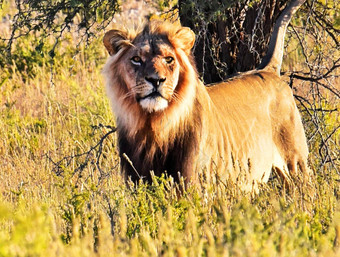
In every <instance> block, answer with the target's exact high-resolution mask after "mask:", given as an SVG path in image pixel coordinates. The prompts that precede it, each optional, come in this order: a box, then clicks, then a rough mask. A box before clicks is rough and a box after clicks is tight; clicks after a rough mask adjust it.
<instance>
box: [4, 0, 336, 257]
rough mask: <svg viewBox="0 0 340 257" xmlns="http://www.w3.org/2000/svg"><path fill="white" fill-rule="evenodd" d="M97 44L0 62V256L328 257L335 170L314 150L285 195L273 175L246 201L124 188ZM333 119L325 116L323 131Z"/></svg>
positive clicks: (165, 181) (22, 52) (217, 190)
mask: <svg viewBox="0 0 340 257" xmlns="http://www.w3.org/2000/svg"><path fill="white" fill-rule="evenodd" d="M71 2H72V1H71ZM74 2H78V1H74ZM4 5H5V4H4ZM4 10H5V8H4ZM8 12H10V10H9V9H7V12H1V13H0V14H1V17H0V19H2V18H3V17H5V16H6V15H7V13H8ZM3 25H4V26H3ZM0 31H2V32H3V35H5V36H6V33H8V30H7V28H6V24H1V26H0ZM101 36H102V34H98V36H97V38H96V39H94V40H93V42H92V43H91V44H86V42H83V43H80V44H79V42H78V41H77V39H76V38H75V37H73V36H71V35H69V34H67V33H66V34H65V35H63V37H62V38H61V43H60V45H58V46H57V47H56V48H55V56H54V58H53V61H52V59H51V56H50V55H49V51H50V48H49V47H43V48H41V49H40V50H39V49H38V50H39V51H38V50H37V49H36V48H35V46H32V44H31V43H32V40H36V39H35V38H36V37H35V36H34V35H31V34H29V35H27V36H25V37H21V38H20V39H18V40H17V41H16V43H15V45H13V49H14V50H13V52H12V56H16V58H13V62H11V63H8V62H7V59H3V58H4V55H2V54H1V55H0V94H1V97H0V101H1V104H0V134H1V140H0V156H1V161H0V181H1V182H0V192H1V195H0V256H50V257H53V256H289V257H292V256H327V257H331V256H339V255H340V209H339V206H340V205H339V203H340V200H339V199H340V185H339V184H340V183H339V179H340V178H339V173H337V170H336V168H339V167H337V166H336V165H335V166H333V167H332V168H328V169H327V172H326V171H325V170H318V169H316V168H317V167H320V166H319V162H320V160H322V159H321V157H320V155H319V154H318V148H317V147H316V148H312V149H311V151H312V153H311V166H312V167H313V168H315V169H316V175H315V177H314V178H313V185H314V186H312V187H311V186H307V185H303V184H301V183H299V182H297V183H296V185H297V186H296V188H295V189H294V190H290V191H287V190H286V189H285V188H284V187H283V185H282V182H281V181H280V178H278V177H273V179H272V180H271V181H270V183H269V184H267V185H263V187H262V188H261V190H260V193H259V194H258V195H251V194H245V193H243V192H240V191H239V190H238V188H237V186H235V185H233V184H232V183H231V182H226V183H222V182H216V183H214V184H210V185H207V184H205V183H204V182H202V184H203V187H202V188H204V190H202V189H198V188H196V187H195V186H189V187H188V188H186V189H183V186H182V185H175V184H173V183H172V180H171V178H167V177H166V175H164V176H163V177H161V178H154V181H153V184H152V185H146V184H144V183H141V184H140V185H138V186H135V185H131V184H129V183H125V182H124V180H123V178H122V177H121V175H120V172H119V168H118V155H117V149H116V138H115V132H114V129H113V126H114V119H113V116H112V113H111V110H110V107H109V103H108V100H107V98H106V96H105V88H104V81H103V79H102V75H101V69H102V66H103V64H104V62H105V59H106V57H107V54H106V52H105V49H104V47H103V46H102V43H101ZM54 43H55V42H54V41H53V40H49V39H48V38H46V39H45V43H44V44H45V46H48V44H49V45H50V46H52V47H53V46H54ZM4 47H5V45H4ZM0 48H1V45H0ZM1 49H4V48H1ZM76 53H77V54H76ZM292 58H293V57H292ZM287 63H289V60H287ZM327 108H336V106H334V105H332V106H327ZM304 116H305V118H306V117H307V118H306V119H307V121H308V117H309V116H308V115H307V114H304ZM338 119H339V118H338V116H334V115H331V114H328V116H327V117H326V119H325V120H326V122H327V123H325V124H324V125H325V127H326V128H327V129H330V130H332V128H333V127H335V126H337V125H338V123H339V120H338ZM102 124H104V125H102ZM109 125H110V126H109ZM111 126H112V127H111ZM307 132H308V133H309V137H312V135H311V134H312V133H314V131H313V129H307ZM318 144H322V142H321V141H319V142H318ZM330 147H338V145H336V144H335V145H331V146H330ZM329 150H330V151H335V148H329ZM297 181H298V178H297Z"/></svg>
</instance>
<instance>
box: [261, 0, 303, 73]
mask: <svg viewBox="0 0 340 257" xmlns="http://www.w3.org/2000/svg"><path fill="white" fill-rule="evenodd" d="M304 2H305V0H292V1H291V2H290V3H289V5H288V6H287V7H286V8H285V9H284V10H283V12H282V13H281V15H280V16H279V18H278V19H277V21H276V23H275V26H274V31H273V33H272V36H271V38H270V41H269V47H268V51H267V54H266V56H265V57H264V58H263V59H262V62H261V64H260V66H259V69H264V70H270V71H274V72H276V73H278V74H279V75H280V70H281V64H282V57H283V48H284V39H285V34H286V30H287V26H288V24H289V22H290V20H291V18H292V16H293V15H294V13H295V12H296V11H297V10H298V9H299V7H300V6H301V5H302V4H303V3H304Z"/></svg>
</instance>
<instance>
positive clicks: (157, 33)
mask: <svg viewBox="0 0 340 257" xmlns="http://www.w3.org/2000/svg"><path fill="white" fill-rule="evenodd" d="M194 42H195V34H194V33H193V32H192V31H191V30H190V29H189V28H185V27H181V26H180V25H176V24H170V23H164V22H159V21H153V22H151V23H149V24H148V26H146V27H145V28H144V29H143V30H142V31H140V32H138V31H137V32H136V31H133V32H131V31H125V30H117V29H115V30H111V31H109V32H107V33H106V34H105V36H104V45H105V47H106V48H107V50H108V52H109V54H110V55H111V57H112V59H111V62H110V64H108V65H107V67H106V68H105V69H106V70H109V71H108V73H109V74H111V78H109V79H110V80H115V83H112V84H115V85H112V87H120V88H119V89H117V88H116V89H112V90H116V91H117V90H119V91H121V93H120V94H117V92H116V93H115V95H116V96H117V95H120V97H122V98H125V100H124V101H125V102H126V101H127V98H128V99H129V100H130V104H131V105H135V104H137V105H138V106H140V108H141V109H142V110H141V111H142V112H145V113H149V114H151V113H157V112H160V111H164V110H165V109H167V108H168V107H169V106H170V105H171V104H172V103H173V102H176V101H178V100H180V99H181V98H182V96H181V92H180V90H181V88H178V85H179V81H180V80H183V79H184V78H183V76H182V74H183V73H184V72H187V71H184V70H183V68H182V67H183V66H185V64H184V63H185V62H188V61H189V59H190V58H189V55H190V50H191V48H192V46H193V45H194ZM116 72H117V73H119V76H116V77H114V76H115V75H113V76H112V74H114V73H116ZM118 77H119V78H118ZM118 80H119V81H118ZM115 101H116V102H117V101H119V99H115ZM122 104H123V103H122ZM120 108H121V106H120ZM135 108H136V109H138V107H137V106H135ZM114 109H115V108H114Z"/></svg>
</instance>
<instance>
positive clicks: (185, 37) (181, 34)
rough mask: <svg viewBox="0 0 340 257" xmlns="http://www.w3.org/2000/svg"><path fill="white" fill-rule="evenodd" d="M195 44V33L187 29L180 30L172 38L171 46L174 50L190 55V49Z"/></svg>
mask: <svg viewBox="0 0 340 257" xmlns="http://www.w3.org/2000/svg"><path fill="white" fill-rule="evenodd" d="M194 43H195V33H194V32H193V31H192V30H191V29H190V28H188V27H182V28H180V29H179V30H178V31H177V32H176V34H175V37H174V40H173V44H175V47H176V48H180V49H182V50H184V51H185V53H186V54H190V51H191V48H192V47H193V46H194Z"/></svg>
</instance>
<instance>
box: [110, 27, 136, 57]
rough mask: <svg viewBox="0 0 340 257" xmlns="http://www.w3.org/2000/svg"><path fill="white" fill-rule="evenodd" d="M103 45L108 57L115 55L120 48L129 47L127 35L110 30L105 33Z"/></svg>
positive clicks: (129, 42)
mask: <svg viewBox="0 0 340 257" xmlns="http://www.w3.org/2000/svg"><path fill="white" fill-rule="evenodd" d="M103 43H104V45H105V47H106V49H107V51H108V52H109V54H110V55H114V54H116V53H117V52H118V51H119V50H120V49H121V48H122V47H124V46H127V45H130V44H131V41H130V40H129V39H128V36H127V33H126V32H124V31H120V30H116V29H113V30H110V31H108V32H106V33H105V35H104V38H103Z"/></svg>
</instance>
